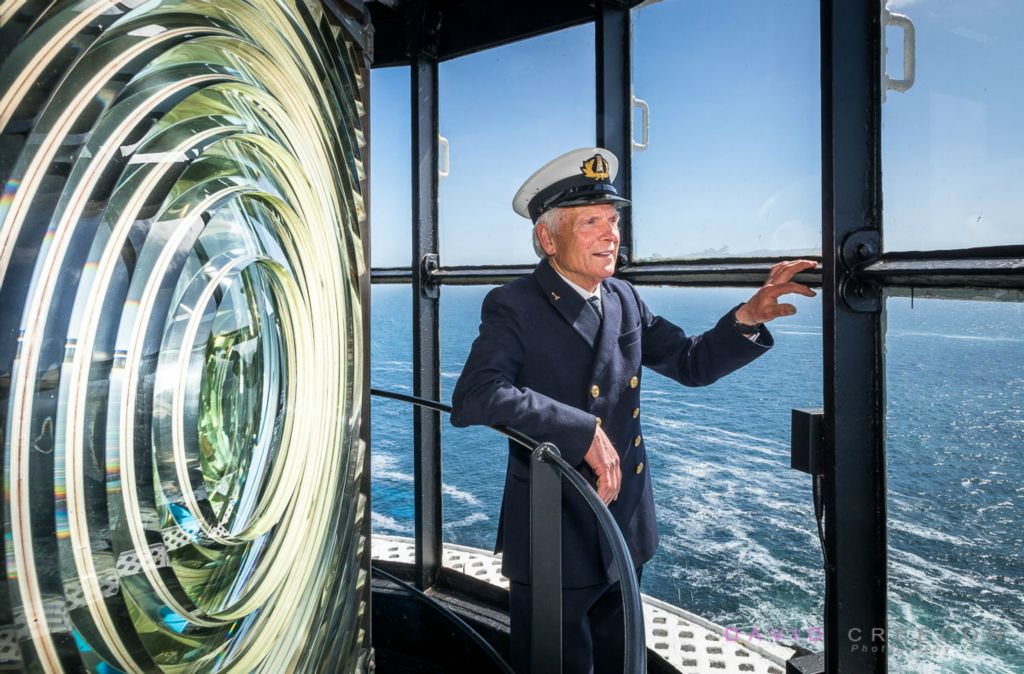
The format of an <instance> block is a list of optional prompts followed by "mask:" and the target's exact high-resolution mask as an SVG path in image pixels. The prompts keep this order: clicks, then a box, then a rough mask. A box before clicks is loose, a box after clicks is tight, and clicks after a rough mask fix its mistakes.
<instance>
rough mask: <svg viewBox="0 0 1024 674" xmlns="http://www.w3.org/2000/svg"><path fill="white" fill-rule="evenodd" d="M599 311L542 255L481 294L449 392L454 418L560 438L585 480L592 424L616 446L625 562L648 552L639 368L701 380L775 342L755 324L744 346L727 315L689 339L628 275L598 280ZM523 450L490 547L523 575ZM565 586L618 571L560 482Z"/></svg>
mask: <svg viewBox="0 0 1024 674" xmlns="http://www.w3.org/2000/svg"><path fill="white" fill-rule="evenodd" d="M601 286H602V291H601V302H602V307H603V313H604V319H603V321H600V320H598V318H597V316H596V315H595V313H594V312H593V311H592V310H591V309H590V307H588V306H587V305H586V302H585V301H584V299H583V298H582V297H581V296H580V294H579V293H578V292H576V291H575V290H574V289H573V288H572V287H571V286H569V285H568V284H567V283H566V282H565V281H564V280H563V279H562V277H561V276H559V275H558V273H557V272H555V270H554V269H552V268H551V266H550V264H548V262H547V261H546V260H544V261H541V262H540V263H539V264H538V265H537V268H536V269H535V270H534V273H533V274H531V275H529V276H524V277H522V278H519V279H516V280H515V281H512V282H511V283H508V284H506V285H504V286H501V287H498V288H495V289H493V290H491V291H490V292H489V293H487V296H486V297H485V298H484V302H483V307H482V309H481V324H480V335H479V336H478V337H477V338H476V340H475V341H474V342H473V347H472V350H471V351H470V354H469V358H468V359H467V360H466V365H465V367H464V368H463V370H462V374H461V375H460V376H459V380H458V382H457V383H456V385H455V391H454V393H453V394H452V407H453V408H454V409H453V411H452V415H451V422H452V424H453V425H455V426H460V427H461V426H469V425H471V424H486V425H496V424H501V425H506V426H510V427H512V428H514V429H516V430H518V431H521V432H523V433H525V434H526V435H528V436H530V437H531V438H533V439H535V440H538V441H541V442H545V441H547V442H552V443H554V444H555V445H557V446H558V449H559V450H560V451H561V453H562V457H563V458H564V459H565V460H566V461H568V462H569V463H570V464H571V465H573V466H575V467H576V469H577V470H578V471H579V472H580V473H581V474H582V475H583V476H584V477H585V478H586V479H587V480H588V481H589V482H590V484H591V485H594V484H595V483H596V477H595V475H594V473H593V471H591V469H590V466H589V465H587V464H586V463H585V462H584V461H583V456H584V454H586V452H587V450H588V449H589V448H590V442H591V440H592V439H593V437H594V429H595V425H596V424H597V423H598V419H600V420H601V421H600V423H601V425H602V428H603V429H604V431H605V433H606V434H607V435H608V438H609V439H610V440H611V442H612V445H613V446H614V447H615V449H616V450H617V451H618V453H619V457H620V466H621V469H622V487H621V490H620V492H619V497H618V499H617V500H615V501H614V502H612V504H611V506H610V510H611V512H612V514H613V515H614V516H615V519H616V521H617V522H618V524H619V527H620V528H621V529H622V533H623V535H624V536H625V538H626V542H627V544H628V545H629V550H630V553H631V554H632V557H633V563H634V564H637V565H639V564H642V563H644V562H646V561H647V560H649V559H650V558H651V556H653V555H654V550H655V548H657V545H658V531H657V526H656V523H655V518H654V498H653V496H652V493H651V477H650V471H648V470H646V465H647V448H646V446H645V444H646V443H645V442H644V437H643V430H642V428H641V423H640V419H641V416H642V415H641V414H640V411H639V407H640V385H639V384H640V378H641V377H642V374H641V368H640V366H641V365H645V366H647V367H649V368H650V369H652V370H654V371H655V372H658V373H660V374H663V375H665V376H666V377H670V378H672V379H674V380H676V381H678V382H679V383H681V384H684V385H686V386H706V385H707V384H711V383H713V382H714V381H716V380H718V379H719V378H721V377H723V376H724V375H726V374H729V373H730V372H733V371H734V370H737V369H738V368H740V367H742V366H744V365H746V364H747V363H749V362H750V361H752V360H754V359H755V358H757V357H758V356H760V355H761V354H762V353H764V352H765V351H766V350H767V349H768V348H770V347H771V346H772V343H773V341H772V337H771V335H770V334H769V333H768V331H767V329H765V328H764V327H763V326H762V328H761V333H760V335H758V339H757V342H753V341H751V340H750V339H748V338H747V337H745V336H744V335H743V334H741V333H740V332H739V331H738V330H736V329H735V327H734V326H733V324H732V323H733V318H732V311H730V312H729V313H728V314H726V315H725V316H723V317H722V319H721V320H720V321H718V323H717V325H715V327H713V328H711V329H710V330H708V331H707V332H705V333H704V334H702V335H698V336H695V337H688V336H687V335H686V334H685V333H684V332H683V331H682V330H681V329H680V328H679V327H677V326H676V325H673V324H672V323H670V322H669V321H667V320H665V319H663V318H661V317H660V316H655V315H653V314H652V313H651V311H650V309H648V308H647V305H646V304H644V302H643V300H641V299H640V296H639V295H638V294H637V292H636V289H635V288H634V287H633V286H632V285H631V284H630V283H628V282H626V281H622V280H619V279H616V278H608V279H605V280H604V281H602V283H601ZM529 476H530V469H529V454H528V452H527V451H526V450H525V449H524V448H522V447H520V446H518V445H515V444H512V443H511V442H510V443H509V457H508V473H507V475H506V478H505V492H504V496H503V499H502V507H501V516H500V519H499V522H498V540H497V544H496V546H495V552H499V551H502V552H503V553H504V554H503V561H502V573H504V574H505V575H506V576H508V577H509V578H510V579H511V580H514V581H518V582H524V583H526V582H529V571H530V563H529V559H530V555H529V544H530V534H529V526H530V515H529ZM562 508H563V512H562V517H563V520H562V564H563V569H562V582H563V584H564V585H565V586H566V587H584V586H588V585H597V584H600V583H607V582H611V581H614V580H616V579H617V577H618V576H617V572H616V571H615V570H614V565H613V563H612V562H613V560H612V557H611V554H610V549H609V548H608V546H607V543H606V542H605V541H604V540H603V535H602V534H601V533H600V530H599V527H598V524H597V521H596V520H595V518H594V515H593V513H592V512H591V511H590V509H589V507H588V506H587V504H586V502H585V501H584V500H583V498H582V497H581V496H580V495H579V493H578V492H576V490H575V489H573V488H572V487H569V486H567V485H565V486H563V489H562Z"/></svg>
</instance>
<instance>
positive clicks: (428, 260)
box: [420, 253, 441, 300]
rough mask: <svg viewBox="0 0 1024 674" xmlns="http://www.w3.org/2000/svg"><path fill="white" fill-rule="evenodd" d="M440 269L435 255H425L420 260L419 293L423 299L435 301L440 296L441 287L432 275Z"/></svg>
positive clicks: (439, 262)
mask: <svg viewBox="0 0 1024 674" xmlns="http://www.w3.org/2000/svg"><path fill="white" fill-rule="evenodd" d="M440 268H441V260H440V257H439V256H438V254H437V253H427V254H426V255H424V256H423V258H422V259H421V260H420V292H421V293H423V296H424V297H428V298H430V299H432V300H436V299H437V298H438V297H439V296H440V294H441V286H440V284H438V282H437V279H435V278H434V274H436V273H437V271H438V270H439V269H440Z"/></svg>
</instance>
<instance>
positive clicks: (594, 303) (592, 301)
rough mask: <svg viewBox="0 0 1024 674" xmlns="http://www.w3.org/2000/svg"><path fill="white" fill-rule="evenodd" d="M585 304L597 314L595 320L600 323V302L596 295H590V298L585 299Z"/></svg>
mask: <svg viewBox="0 0 1024 674" xmlns="http://www.w3.org/2000/svg"><path fill="white" fill-rule="evenodd" d="M587 304H589V305H590V308H591V309H593V310H594V313H595V314H597V320H599V321H600V320H601V318H602V316H601V300H599V299H598V298H597V296H596V295H591V296H590V297H588V298H587Z"/></svg>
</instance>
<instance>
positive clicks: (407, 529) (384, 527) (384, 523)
mask: <svg viewBox="0 0 1024 674" xmlns="http://www.w3.org/2000/svg"><path fill="white" fill-rule="evenodd" d="M370 527H371V529H372V530H373V531H379V532H381V533H398V534H408V533H412V527H411V526H409V525H407V524H402V523H401V522H399V521H398V520H396V519H395V518H394V517H391V516H390V515H382V514H381V513H379V512H377V511H376V510H375V511H373V512H371V513H370Z"/></svg>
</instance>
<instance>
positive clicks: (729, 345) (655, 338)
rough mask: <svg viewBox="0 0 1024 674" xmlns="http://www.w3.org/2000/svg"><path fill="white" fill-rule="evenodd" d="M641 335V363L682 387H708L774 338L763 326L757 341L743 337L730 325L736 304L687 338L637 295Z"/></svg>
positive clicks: (765, 346) (752, 356)
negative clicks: (703, 330)
mask: <svg viewBox="0 0 1024 674" xmlns="http://www.w3.org/2000/svg"><path fill="white" fill-rule="evenodd" d="M633 292H634V295H635V296H636V300H637V302H638V304H639V306H640V325H641V328H642V330H643V336H642V340H643V341H642V342H641V347H642V359H641V362H642V363H643V364H644V365H645V366H647V367H649V368H650V369H652V370H654V371H655V372H657V373H658V374H662V375H664V376H666V377H668V378H670V379H674V380H675V381H677V382H679V383H680V384H683V385H684V386H707V385H708V384H713V383H715V382H716V381H718V380H719V379H721V378H722V377H724V376H725V375H727V374H729V373H731V372H735V371H736V370H738V369H740V368H741V367H743V366H744V365H746V364H748V363H750V362H751V361H753V360H755V359H756V358H758V357H759V356H761V355H763V354H764V353H765V352H766V351H767V350H768V349H770V348H771V347H772V345H774V343H775V341H774V339H773V338H772V335H771V333H770V332H768V329H767V328H766V327H765V326H763V325H762V326H761V332H760V334H758V336H757V340H756V341H753V340H751V339H748V338H747V337H745V336H744V335H743V334H742V333H740V332H739V331H738V330H737V329H736V328H735V327H733V321H734V317H733V314H734V312H735V311H736V309H738V308H739V307H740V306H741V305H736V306H735V307H733V308H732V309H731V310H729V312H728V313H727V314H725V315H724V316H722V318H721V319H719V321H718V323H717V324H716V325H715V326H714V327H713V328H711V329H710V330H708V331H707V332H705V333H703V334H701V335H696V336H693V337H688V336H687V335H686V333H685V332H683V330H682V329H681V328H680V327H679V326H677V325H675V324H674V323H672V322H671V321H667V320H665V319H664V318H662V317H661V316H655V315H654V314H653V313H651V310H650V309H649V308H648V307H647V305H646V304H645V303H644V301H643V300H641V299H640V296H639V295H637V294H636V291H635V290H634V291H633Z"/></svg>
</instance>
